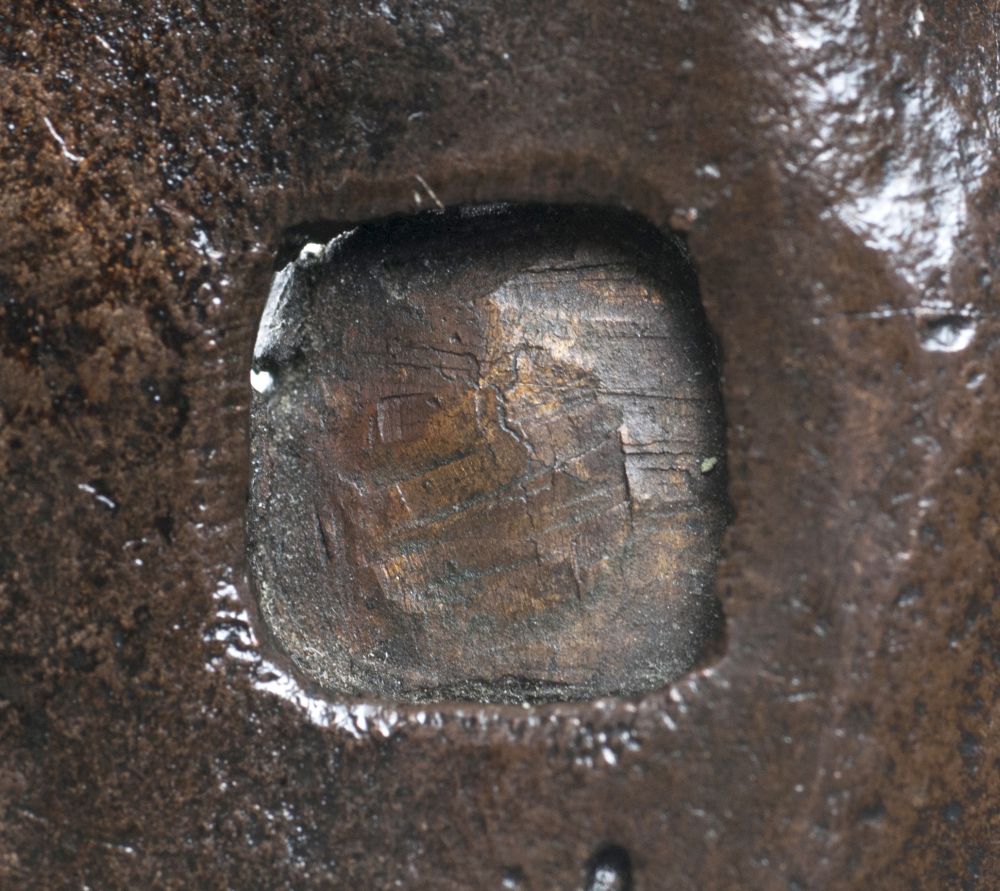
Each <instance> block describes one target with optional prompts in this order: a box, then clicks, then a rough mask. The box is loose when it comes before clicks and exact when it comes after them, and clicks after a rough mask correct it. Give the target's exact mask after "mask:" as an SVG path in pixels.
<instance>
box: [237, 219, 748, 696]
mask: <svg viewBox="0 0 1000 891" xmlns="http://www.w3.org/2000/svg"><path fill="white" fill-rule="evenodd" d="M252 380H253V384H254V388H255V391H256V392H255V396H254V401H253V407H252V422H251V432H252V449H253V474H252V484H251V498H250V502H249V517H248V531H249V541H250V557H251V567H252V570H253V574H254V581H255V584H256V589H257V592H258V596H259V599H260V605H261V614H262V616H263V618H264V621H265V622H266V623H267V625H268V626H269V629H270V631H271V632H272V635H273V639H274V641H275V642H276V643H277V645H278V646H280V647H281V648H282V649H283V650H284V651H285V652H286V653H287V654H288V655H289V656H290V657H291V659H292V660H293V661H294V662H295V664H296V665H297V666H298V667H299V669H300V670H301V671H303V672H304V673H305V674H306V675H308V676H309V677H310V678H312V679H313V680H315V681H317V682H318V683H319V684H320V685H322V686H323V687H324V688H326V689H327V690H329V691H331V692H334V693H339V694H346V695H351V696H356V695H370V696H377V697H380V698H394V699H403V700H434V699H438V700H442V699H472V700H479V701H498V702H499V701H524V700H528V701H539V700H558V699H581V698H588V697H593V696H598V695H604V694H623V695H629V694H634V693H638V692H641V691H643V690H646V689H650V688H653V687H656V686H660V685H662V684H663V683H665V682H667V681H669V680H670V679H672V678H674V677H677V676H678V675H679V674H682V673H683V672H685V671H686V670H688V669H689V668H690V667H691V666H692V665H693V664H694V663H695V662H696V660H697V659H698V657H699V655H700V653H701V652H702V651H703V649H704V647H705V645H706V642H707V641H709V640H711V639H712V638H713V637H714V636H715V635H716V634H717V633H718V631H719V623H720V613H719V608H718V604H717V602H716V601H715V599H714V597H713V595H712V580H713V572H714V566H715V561H716V558H717V552H718V544H719V538H720V535H721V532H722V529H723V527H724V525H725V521H726V518H727V513H728V507H727V502H726V496H725V479H724V467H723V463H722V459H723V438H724V418H723V412H722V405H721V398H720V394H719V385H718V374H717V367H716V362H715V353H714V349H713V345H712V341H711V338H710V336H709V333H708V331H707V328H706V326H705V322H704V318H703V315H702V312H701V308H700V304H699V302H698V297H697V290H696V281H695V277H694V274H693V271H692V269H691V267H690V264H689V263H688V262H687V260H686V254H685V252H684V250H683V246H682V245H681V244H680V242H679V241H677V240H676V239H675V238H673V237H664V236H663V235H662V234H660V233H659V232H657V231H655V230H653V229H652V228H651V227H648V226H646V225H644V224H642V223H641V222H640V221H637V220H635V219H634V218H631V217H628V216H626V215H624V214H621V213H616V212H609V211H597V210H593V209H567V208H555V209H553V208H547V209H546V208H508V207H502V208H480V209H473V210H465V211H450V212H448V213H443V214H435V215H425V216H421V217H415V218H408V219H398V220H392V221H388V222H383V223H377V224H367V225H365V226H361V227H358V228H356V229H353V230H350V231H347V232H345V233H343V234H341V235H339V236H338V237H337V238H335V239H334V240H333V241H331V242H329V243H328V244H326V245H313V244H310V245H307V246H306V247H305V248H303V250H302V251H301V254H300V256H299V259H297V260H296V261H295V262H293V263H290V264H289V265H288V266H286V267H285V268H284V269H283V270H281V272H279V273H278V274H277V276H276V278H275V281H274V285H273V289H272V293H271V295H270V299H269V301H268V304H267V308H266V310H265V313H264V317H263V319H262V321H261V329H260V333H259V337H258V341H257V349H256V354H255V358H254V368H253V373H252Z"/></svg>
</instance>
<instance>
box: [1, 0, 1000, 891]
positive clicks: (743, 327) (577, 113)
mask: <svg viewBox="0 0 1000 891" xmlns="http://www.w3.org/2000/svg"><path fill="white" fill-rule="evenodd" d="M997 18H998V11H997V7H996V4H995V3H988V2H981V3H980V2H976V3H963V4H950V3H943V2H935V3H931V2H915V0H906V2H902V0H900V2H889V3H881V4H877V5H876V4H861V3H858V2H848V3H841V2H836V3H834V2H829V3H823V2H790V0H786V2H781V3H777V4H775V3H770V2H768V3H764V2H759V3H757V2H740V3H738V2H718V3H711V4H709V3H705V2H701V0H679V2H677V3H671V4H662V3H652V2H649V3H623V4H599V3H584V2H580V3H568V4H564V5H561V6H558V7H546V8H543V7H542V6H541V5H539V4H528V3H519V2H510V3H505V4H501V5H497V4H488V3H479V2H471V3H468V2H463V3H452V2H441V3H435V4H430V3H412V4H402V3H394V2H386V3H382V4H380V5H376V4H374V3H371V4H362V3H344V4H339V5H336V6H334V5H332V4H320V3H301V4H294V5H292V4H279V3H248V4H236V3H210V2H206V3H202V4H191V5H184V4H168V3H165V2H164V3H153V2H149V3H136V4H129V5H127V6H125V5H123V4H118V3H89V4H86V5H85V6H84V5H80V6H76V5H73V4H60V5H56V4H39V5H37V6H35V7H29V6H28V5H27V4H13V3H7V4H4V7H3V9H2V11H0V25H2V27H0V35H2V36H0V54H2V61H3V65H2V69H0V71H2V73H0V78H2V81H0V86H2V88H0V109H2V115H3V121H2V125H0V179H2V189H0V195H2V198H0V217H2V228H0V233H2V234H0V295H2V308H0V324H2V330H3V335H2V336H3V341H2V351H0V462H2V467H3V476H2V479H3V504H4V510H3V513H2V520H0V566H2V580H3V588H2V594H0V617H2V618H0V645H2V658H0V696H2V699H0V733H2V736H0V739H2V740H3V742H2V746H3V757H2V759H0V806H2V812H0V818H2V821H3V822H2V832H0V881H2V883H3V884H4V885H6V886H10V887H21V888H63V887H66V888H81V887H90V888H119V887H135V886H137V885H147V886H150V887H178V888H180V887H200V888H252V887H262V888H263V887H267V888H270V887H295V888H309V887H316V888H322V887H351V886H355V887H365V888H383V887H413V888H419V887H432V888H490V887H504V886H505V883H506V887H509V888H521V889H538V888H552V887H559V888H563V887H565V888H579V887H584V886H585V885H586V884H587V883H588V882H589V883H590V885H591V886H592V887H600V884H599V883H600V882H604V883H605V885H607V883H608V882H617V883H618V884H619V886H621V887H626V886H628V885H629V884H631V886H632V887H634V888H637V889H651V888H663V887H670V888H705V887H710V888H728V887H754V888H776V889H792V888H862V887H878V888H912V887H969V888H974V887H983V888H987V887H990V883H991V876H995V875H996V874H997V873H998V872H1000V863H998V857H1000V852H998V848H997V846H996V844H995V839H996V833H997V821H998V815H997V808H996V801H997V797H998V792H1000V789H998V780H997V773H996V769H995V766H996V760H997V758H998V757H1000V748H998V744H997V741H996V739H997V738H996V734H995V732H994V733H993V734H992V735H991V715H992V713H993V712H994V711H995V709H996V697H997V684H996V679H997V663H998V661H1000V651H998V645H997V640H998V610H1000V607H998V597H997V591H998V583H1000V580H998V573H997V563H996V561H997V556H998V553H997V551H998V538H997V536H998V524H997V507H998V489H1000V487H998V483H1000V478H998V470H997V468H998V464H1000V462H998V458H1000V455H998V445H997V437H996V418H997V416H998V404H997V403H998V398H997V397H998V390H997V363H996V355H997V352H996V347H997V343H998V339H997V333H998V326H997V317H996V306H997V290H996V288H997V286H996V284H995V283H994V280H995V277H996V274H997V265H998V250H1000V246H998V243H997V236H996V233H997V231H998V230H1000V219H998V217H1000V213H998V207H1000V201H998V194H1000V193H998V186H1000V181H998V176H997V162H996V160H995V158H996V149H997V130H998V126H1000V121H998V111H997V109H998V107H1000V106H998V101H997V99H998V97H997V93H998V90H997V78H998V45H1000V44H998V36H997V35H998V21H997ZM500 200H508V201H553V202H594V203H604V204H610V205H614V206H625V207H628V208H630V209H632V210H634V211H636V212H637V213H639V214H641V215H643V216H645V217H646V218H647V219H649V220H651V221H652V222H653V223H655V224H657V225H660V226H664V227H666V226H672V227H674V228H677V229H681V230H684V231H686V232H687V233H688V238H689V242H690V246H691V249H692V251H693V255H694V258H695V261H696V263H697V265H698V269H699V272H700V283H701V290H702V294H703V299H704V303H705V306H706V310H707V313H708V316H709V319H710V321H711V324H712V326H713V328H714V330H715V333H716V334H717V336H718V338H719V340H720V343H721V347H722V355H723V392H724V398H725V402H726V412H727V418H728V447H729V454H728V465H729V474H730V477H729V478H730V497H731V501H732V503H733V506H734V509H735V520H734V522H733V523H732V524H731V525H730V527H729V530H728V532H727V534H726V537H725V539H724V542H723V558H722V562H721V566H720V575H719V579H718V582H717V587H718V591H719V594H720V596H721V598H722V600H723V602H724V607H725V610H726V614H727V629H726V630H727V638H726V649H725V652H724V654H723V655H722V656H720V658H718V659H717V660H716V661H715V662H714V663H713V664H712V665H711V666H709V667H707V668H705V669H703V670H701V671H699V672H697V673H696V674H694V675H690V676H688V677H686V678H684V679H683V680H681V681H679V682H677V683H676V684H674V685H673V686H672V687H670V688H667V689H664V690H661V691H657V692H653V693H650V694H649V695H647V696H645V697H643V698H642V699H641V700H640V701H639V702H638V703H624V702H618V701H614V700H611V701H602V702H598V703H592V704H564V705H550V706H544V707H539V708H537V709H534V710H531V709H529V710H525V709H521V708H516V707H502V706H493V707H486V706H482V707H478V706H441V707H428V706H426V705H420V706H418V705H412V706H405V707H402V706H401V707H395V706H392V705H379V704H375V703H355V704H351V705H348V704H345V703H339V702H333V701H329V700H326V699H323V698H322V697H321V696H319V695H318V694H316V693H315V692H314V691H310V690H308V689H306V688H305V687H304V686H303V685H301V684H300V683H298V682H296V681H295V680H294V679H292V678H291V677H290V676H289V675H288V674H287V673H285V672H284V671H283V670H282V669H281V667H280V666H278V665H275V664H273V663H272V660H270V658H269V656H268V648H267V644H266V642H261V641H260V640H259V639H258V632H257V631H255V630H254V629H255V625H254V623H253V617H252V616H251V615H250V613H251V612H252V598H251V597H250V592H249V589H248V586H247V582H246V579H245V565H244V560H245V547H244V522H243V518H244V507H245V498H246V491H247V476H248V443H247V425H248V406H249V402H250V395H251V393H250V388H249V386H248V380H247V376H248V371H249V366H250V361H251V354H252V348H253V341H254V337H255V334H256V328H257V322H258V319H259V317H260V313H261V310H262V308H263V303H264V300H265V298H266V294H267V288H268V282H269V280H270V276H271V268H272V262H273V259H274V255H275V252H276V251H277V250H278V249H279V246H280V241H281V237H282V233H283V232H284V231H285V230H286V229H287V228H288V227H294V226H298V225H301V224H303V223H308V222H311V221H312V222H314V221H321V220H334V221H337V220H339V221H344V220H364V219H370V218H374V217H379V216H383V215H386V214H389V213H396V212H409V211H413V210H416V209H420V208H423V209H426V208H427V207H429V206H432V205H434V204H436V203H437V202H438V201H440V202H442V203H444V204H448V205H454V204H462V203H478V202H484V201H500ZM608 846H613V847H608ZM600 851H604V853H603V854H601V853H596V854H595V852H600ZM595 856H596V857H597V859H596V860H595V859H594V858H595ZM602 858H603V859H602Z"/></svg>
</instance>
